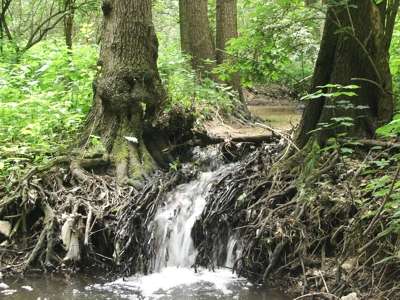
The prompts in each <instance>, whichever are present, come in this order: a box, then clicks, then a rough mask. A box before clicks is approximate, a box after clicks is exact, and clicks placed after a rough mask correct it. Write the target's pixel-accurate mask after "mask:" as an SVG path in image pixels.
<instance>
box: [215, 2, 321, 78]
mask: <svg viewBox="0 0 400 300" xmlns="http://www.w3.org/2000/svg"><path fill="white" fill-rule="evenodd" d="M244 5H245V6H244V8H245V12H246V13H245V14H246V15H245V16H244V19H245V20H246V23H245V24H244V25H243V28H241V30H240V36H239V37H238V38H236V39H232V40H231V41H230V43H229V46H228V48H227V52H228V54H229V56H230V57H231V60H230V61H229V63H226V64H223V65H222V66H220V67H219V68H218V69H217V72H218V73H219V74H220V75H221V76H222V77H223V78H225V77H226V76H229V75H230V74H234V73H236V72H239V73H240V74H241V76H242V80H243V82H244V84H245V85H253V84H254V83H261V84H263V83H271V82H275V83H280V84H285V85H292V86H293V85H295V84H297V83H299V82H300V81H301V80H302V79H304V78H306V77H308V76H309V75H311V74H312V70H313V63H314V60H315V57H316V54H317V51H318V47H319V38H320V28H321V24H320V20H319V19H318V15H319V12H318V11H316V10H313V9H310V8H305V7H304V1H299V0H296V1H265V0H251V1H250V0H247V1H245V2H244Z"/></svg>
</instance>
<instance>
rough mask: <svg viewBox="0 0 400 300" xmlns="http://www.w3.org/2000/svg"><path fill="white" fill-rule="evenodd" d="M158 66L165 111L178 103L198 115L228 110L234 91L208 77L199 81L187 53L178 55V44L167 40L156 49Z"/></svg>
mask: <svg viewBox="0 0 400 300" xmlns="http://www.w3.org/2000/svg"><path fill="white" fill-rule="evenodd" d="M158 66H159V71H160V74H161V78H162V80H163V83H164V86H165V88H166V90H167V93H168V102H167V103H166V106H165V111H166V112H168V111H170V110H171V109H177V108H178V107H179V108H181V109H183V110H185V111H191V112H192V113H193V114H195V115H196V116H197V117H200V118H202V117H209V116H211V115H212V114H213V112H215V111H217V110H221V111H222V112H223V113H227V112H229V111H231V110H232V107H233V99H235V98H237V95H236V94H235V92H234V91H232V89H231V87H228V86H226V85H225V84H222V83H216V82H215V81H213V80H211V79H208V78H205V79H203V80H201V81H200V80H199V79H198V76H197V75H196V73H195V71H193V69H192V67H191V65H190V59H189V57H186V56H184V55H182V53H181V51H180V47H179V46H178V45H174V44H170V45H169V46H167V47H165V48H161V49H160V56H159V61H158Z"/></svg>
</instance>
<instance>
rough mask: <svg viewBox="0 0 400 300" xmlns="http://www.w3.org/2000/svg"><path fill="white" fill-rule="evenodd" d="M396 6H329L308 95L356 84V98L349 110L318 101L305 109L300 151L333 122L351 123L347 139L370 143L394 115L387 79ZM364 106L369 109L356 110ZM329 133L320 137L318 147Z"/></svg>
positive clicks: (388, 3)
mask: <svg viewBox="0 0 400 300" xmlns="http://www.w3.org/2000/svg"><path fill="white" fill-rule="evenodd" d="M398 7H399V1H397V0H396V1H382V2H381V3H380V4H375V3H374V1H363V0H352V1H349V2H348V3H346V4H344V5H337V4H329V5H328V11H327V16H326V21H325V28H324V33H323V37H322V41H321V48H320V51H319V55H318V59H317V62H316V65H315V70H314V75H313V81H312V91H316V90H317V89H318V87H319V86H324V85H327V84H341V85H349V84H357V85H359V86H360V89H359V90H358V91H357V93H358V96H356V97H351V98H349V99H348V100H349V101H351V104H352V107H353V108H352V109H338V108H337V107H334V105H332V103H331V102H330V101H329V99H328V98H325V97H320V98H318V99H316V100H312V101H309V102H308V104H307V105H306V108H305V111H304V113H303V117H302V120H301V124H300V128H299V131H298V136H297V143H298V144H299V146H304V145H305V144H306V143H307V141H308V139H309V137H310V134H309V132H310V131H311V130H314V129H316V128H317V126H318V123H320V122H325V123H326V122H330V120H331V119H332V117H336V118H337V117H343V116H345V117H351V118H352V119H353V120H354V126H353V127H352V129H351V130H350V134H351V135H353V136H358V137H371V136H373V135H374V134H375V129H376V128H377V126H379V125H381V124H383V123H385V122H388V121H389V120H390V119H391V118H392V114H393V105H394V99H393V93H392V77H391V74H390V69H389V54H388V53H389V47H390V41H391V37H392V33H393V26H394V20H395V18H396V14H397V10H398ZM360 106H368V109H357V107H360ZM330 135H332V131H330V130H324V131H323V132H322V133H321V134H320V141H321V142H323V141H324V140H326V139H327V138H328V137H329V136H330Z"/></svg>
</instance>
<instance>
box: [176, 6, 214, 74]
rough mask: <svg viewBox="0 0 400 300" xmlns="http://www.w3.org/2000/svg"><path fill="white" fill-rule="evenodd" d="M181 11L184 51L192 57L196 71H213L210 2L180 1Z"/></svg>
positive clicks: (182, 46) (182, 45)
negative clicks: (209, 17)
mask: <svg viewBox="0 0 400 300" xmlns="http://www.w3.org/2000/svg"><path fill="white" fill-rule="evenodd" d="M179 10H180V11H179V16H180V28H181V48H182V51H183V52H184V53H186V54H189V55H190V56H191V59H192V66H193V68H194V69H195V70H197V71H199V72H200V73H202V74H204V73H205V72H207V71H211V70H212V68H213V67H214V63H213V62H214V61H215V49H214V44H213V38H212V34H211V31H210V24H209V20H208V1H207V0H179ZM207 60H208V62H207Z"/></svg>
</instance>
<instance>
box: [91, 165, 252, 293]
mask: <svg viewBox="0 0 400 300" xmlns="http://www.w3.org/2000/svg"><path fill="white" fill-rule="evenodd" d="M214 167H215V166H214ZM214 167H213V168H214ZM232 167H234V166H232V165H228V166H222V167H220V168H218V169H217V170H216V171H206V172H202V173H200V174H199V176H198V178H197V179H196V180H193V181H191V182H189V183H186V184H182V185H179V186H177V187H176V188H175V189H174V190H173V191H171V192H170V193H169V194H168V195H167V196H166V198H165V199H166V200H165V201H164V204H163V205H161V206H160V207H159V208H158V210H157V212H156V214H155V216H154V219H153V221H152V222H151V223H150V225H149V228H148V231H149V232H151V243H152V248H153V249H154V256H153V258H152V260H151V270H152V271H153V273H152V274H149V275H146V276H143V275H135V276H133V277H131V278H128V279H126V278H124V279H120V280H117V281H115V282H112V283H108V284H105V285H96V286H94V288H96V289H104V290H108V291H121V290H125V292H128V293H134V294H137V295H139V296H140V297H139V298H138V299H154V298H159V297H160V296H161V297H162V298H161V299H181V298H179V297H180V296H182V295H187V294H190V295H192V296H193V297H194V298H191V297H189V298H187V299H198V298H196V297H197V296H196V295H197V293H199V292H201V295H202V297H203V296H204V295H213V299H214V296H217V295H219V296H221V295H231V294H232V293H234V291H240V290H242V289H243V288H245V289H246V288H247V287H248V286H249V283H248V282H247V281H246V280H245V279H244V278H239V277H237V276H236V275H235V274H233V273H232V271H231V270H229V269H228V268H221V269H217V270H215V271H214V272H213V271H210V270H206V269H201V268H200V269H197V272H195V270H194V269H192V268H191V267H192V266H193V265H194V264H195V261H196V256H197V251H196V249H195V247H194V243H193V239H192V229H193V226H194V225H195V222H196V220H197V219H198V218H199V217H200V216H201V214H202V212H203V210H204V208H205V206H206V204H207V202H206V199H207V195H208V193H209V191H210V189H211V187H212V184H213V183H214V182H215V181H216V180H218V178H219V177H220V176H221V174H224V171H226V170H228V168H232ZM222 247H224V249H223V251H224V252H225V253H227V254H226V256H227V257H226V265H225V266H226V267H229V268H232V267H233V265H234V263H235V260H236V259H237V258H238V257H239V255H240V247H239V245H238V241H237V237H235V236H234V235H232V236H231V237H230V238H229V240H228V243H227V244H224V245H222ZM182 299H183V298H182ZM185 299H186V297H185ZM221 299H222V298H221Z"/></svg>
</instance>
